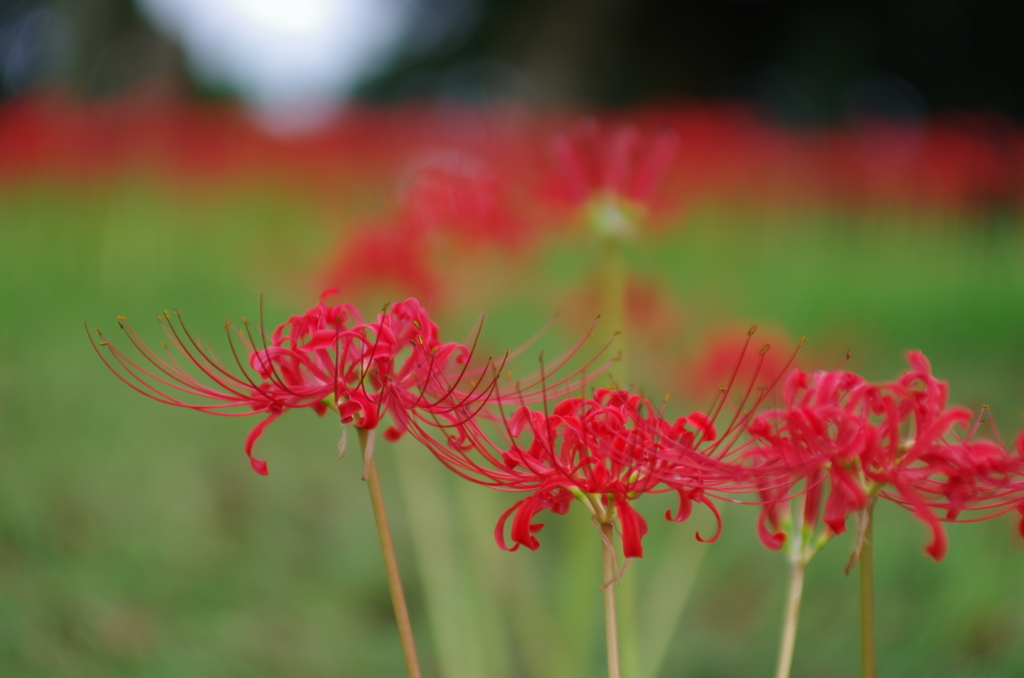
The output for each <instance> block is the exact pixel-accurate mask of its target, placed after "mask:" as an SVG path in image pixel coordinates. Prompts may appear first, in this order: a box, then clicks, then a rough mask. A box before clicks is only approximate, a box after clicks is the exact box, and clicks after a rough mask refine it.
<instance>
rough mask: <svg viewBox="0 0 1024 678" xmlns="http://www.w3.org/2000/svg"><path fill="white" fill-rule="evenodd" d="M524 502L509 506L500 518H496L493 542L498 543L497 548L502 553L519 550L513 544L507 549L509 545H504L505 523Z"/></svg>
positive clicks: (521, 500) (520, 501) (522, 500)
mask: <svg viewBox="0 0 1024 678" xmlns="http://www.w3.org/2000/svg"><path fill="white" fill-rule="evenodd" d="M524 501H526V500H525V499H520V500H519V501H517V502H516V503H514V504H512V505H511V506H509V507H508V509H506V510H505V512H504V513H502V514H501V517H500V518H498V524H497V525H495V526H494V541H496V542H497V543H498V548H500V549H501V550H502V551H516V550H518V549H519V544H513V545H512V546H511V547H509V545H508V544H506V543H505V522H506V521H507V520H508V517H509V516H510V515H512V513H513V512H514V511H515V510H516V509H517V508H519V506H520V505H521V504H522V503H523V502H524Z"/></svg>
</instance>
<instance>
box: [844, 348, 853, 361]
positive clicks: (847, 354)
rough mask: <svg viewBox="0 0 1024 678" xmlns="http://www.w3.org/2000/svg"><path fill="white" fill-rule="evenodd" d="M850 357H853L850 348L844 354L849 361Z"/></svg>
mask: <svg viewBox="0 0 1024 678" xmlns="http://www.w3.org/2000/svg"><path fill="white" fill-rule="evenodd" d="M851 355H853V349H852V348H851V349H850V350H849V351H847V352H846V359H847V360H849V359H850V356H851Z"/></svg>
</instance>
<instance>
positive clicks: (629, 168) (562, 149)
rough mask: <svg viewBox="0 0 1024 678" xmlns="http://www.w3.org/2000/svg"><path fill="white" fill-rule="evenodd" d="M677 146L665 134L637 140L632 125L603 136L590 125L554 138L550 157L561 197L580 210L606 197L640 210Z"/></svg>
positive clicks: (667, 131)
mask: <svg viewBox="0 0 1024 678" xmlns="http://www.w3.org/2000/svg"><path fill="white" fill-rule="evenodd" d="M677 145H678V137H677V135H676V134H675V132H673V131H672V130H670V129H668V128H666V129H664V130H662V131H661V132H658V133H653V134H643V133H641V132H640V130H638V129H637V128H636V127H634V126H632V125H621V126H618V127H615V128H614V129H612V130H610V131H604V130H602V129H601V128H600V127H599V126H598V125H597V124H596V123H591V124H587V125H584V126H582V127H581V128H579V129H577V130H575V131H574V132H572V133H565V134H560V135H558V136H556V137H555V138H554V140H553V141H552V143H551V152H552V155H553V157H554V160H555V165H556V166H557V169H558V173H559V177H560V180H561V181H560V184H561V185H560V188H561V193H562V195H563V196H564V197H565V198H567V199H568V200H569V201H571V202H573V203H575V204H582V203H584V202H586V201H587V200H590V199H591V198H593V197H595V196H599V195H608V196H613V197H615V198H619V199H622V200H627V201H629V202H631V203H633V204H637V205H646V204H648V203H650V201H651V200H652V199H653V197H654V193H655V190H656V189H657V188H658V186H659V185H660V184H661V183H662V181H663V180H664V179H665V176H666V174H667V173H668V171H669V169H670V168H671V165H672V161H673V159H674V157H675V153H676V146H677Z"/></svg>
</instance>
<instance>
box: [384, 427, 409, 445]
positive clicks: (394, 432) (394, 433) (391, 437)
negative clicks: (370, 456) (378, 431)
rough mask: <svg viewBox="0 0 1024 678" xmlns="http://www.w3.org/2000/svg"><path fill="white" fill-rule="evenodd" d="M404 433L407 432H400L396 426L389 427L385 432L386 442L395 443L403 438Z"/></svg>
mask: <svg viewBox="0 0 1024 678" xmlns="http://www.w3.org/2000/svg"><path fill="white" fill-rule="evenodd" d="M403 433H405V431H400V430H399V429H398V428H397V427H395V426H388V427H387V429H386V430H385V431H384V440H386V441H388V442H389V443H393V442H395V441H396V440H398V439H399V438H401V437H402V434H403Z"/></svg>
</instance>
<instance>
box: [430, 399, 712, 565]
mask: <svg viewBox="0 0 1024 678" xmlns="http://www.w3.org/2000/svg"><path fill="white" fill-rule="evenodd" d="M498 402H499V403H500V402H501V401H500V399H499V401H498ZM544 410H545V411H537V410H533V409H530V408H529V407H527V406H526V405H520V406H519V407H517V408H516V409H515V411H514V412H513V413H512V414H511V416H509V417H505V416H504V412H503V409H502V408H500V407H499V413H498V414H497V415H494V414H493V413H491V414H488V415H485V416H486V418H490V419H491V421H492V423H495V424H497V426H496V429H497V431H498V434H497V436H495V437H492V436H488V435H487V434H485V433H484V431H483V426H481V422H479V421H471V422H466V423H465V424H463V425H461V426H457V427H448V428H447V429H445V430H446V432H447V433H448V435H447V436H446V437H445V438H444V439H443V440H439V439H438V437H437V436H436V435H432V433H436V431H426V430H424V429H423V428H421V427H416V428H414V429H412V430H413V434H414V435H415V436H416V438H417V439H418V440H420V441H422V442H423V443H425V444H426V445H427V446H428V447H429V448H430V449H431V450H432V451H433V452H434V454H435V455H436V456H437V457H438V459H440V460H441V462H442V463H444V464H445V466H447V467H448V468H449V469H451V470H452V471H454V472H455V473H457V474H458V475H460V476H462V477H463V478H466V479H468V480H471V481H473V482H476V483H479V484H481V485H486V486H489V487H494V488H497V489H500V490H504V491H508V492H524V493H530V496H529V497H527V498H526V499H521V500H519V501H517V502H515V503H514V504H513V505H512V506H511V507H510V508H509V509H508V510H507V511H505V512H504V513H503V514H502V516H501V517H500V519H499V520H498V524H497V526H496V528H495V539H496V541H497V542H498V545H499V546H500V547H501V548H502V549H504V550H509V551H515V550H516V549H518V548H519V546H521V545H522V546H526V547H527V548H529V549H531V550H536V549H537V548H538V547H539V546H540V542H539V541H538V540H537V538H536V536H535V534H536V533H537V532H538V531H539V530H540V529H541V528H542V527H543V523H534V522H533V519H534V517H535V516H536V515H537V514H538V513H540V512H541V511H543V510H545V509H548V510H550V511H552V512H553V513H557V514H564V513H565V512H566V511H568V510H569V506H570V505H571V503H572V501H573V500H574V499H577V500H579V501H580V502H582V503H583V504H584V505H585V506H586V507H587V508H588V510H590V511H591V513H592V514H593V515H594V517H595V519H596V520H597V521H598V522H600V523H614V522H617V523H618V525H619V528H620V530H621V532H622V541H623V552H624V554H625V555H626V557H630V558H632V557H641V556H643V546H642V544H641V539H642V538H643V536H644V534H646V532H647V522H646V521H645V520H644V518H643V516H641V515H640V514H639V513H638V512H637V511H636V510H635V509H634V508H633V507H632V505H631V503H630V502H631V501H632V500H634V499H636V498H637V497H638V496H640V495H642V494H646V493H651V492H673V491H678V492H680V496H681V497H684V498H683V500H682V501H683V506H685V507H686V508H681V509H680V511H679V514H680V515H682V514H683V513H684V511H685V513H686V514H688V513H689V511H688V507H689V504H690V497H691V496H692V495H693V494H697V495H699V489H698V488H690V490H691V494H686V495H685V496H684V493H683V492H682V491H681V490H678V489H677V487H676V486H673V485H669V484H667V483H666V482H665V479H666V478H676V479H679V480H681V479H682V473H681V472H680V470H679V469H677V468H675V464H674V463H673V462H669V461H667V460H666V459H664V458H663V457H662V456H660V455H659V454H657V451H656V447H658V446H659V445H660V444H661V442H660V439H661V438H662V437H664V435H665V434H666V433H669V431H668V428H669V427H667V426H665V425H663V424H662V423H661V422H660V417H659V415H658V413H657V412H656V411H655V410H654V409H653V408H652V407H651V404H650V403H649V402H648V401H647V400H646V399H644V398H642V397H641V396H639V395H636V394H633V393H630V392H628V391H615V390H607V389H597V390H596V391H595V392H594V395H593V397H592V398H586V397H582V396H579V397H567V398H564V399H562V400H560V401H559V402H558V403H557V404H556V405H554V407H553V408H552V409H551V410H550V412H548V411H547V410H548V408H547V404H546V403H545V408H544ZM705 425H706V422H705V420H704V419H702V418H701V417H700V416H699V415H695V416H694V418H693V419H692V420H687V419H685V418H683V419H680V420H679V421H677V422H676V424H675V428H674V430H673V431H671V432H670V433H671V435H674V436H675V437H676V438H679V439H681V438H684V437H686V436H687V435H689V436H691V437H692V436H693V435H694V433H693V431H694V430H697V431H700V430H701V427H703V426H705ZM688 426H689V428H687V427H688ZM687 475H688V476H691V475H692V474H687ZM677 484H678V483H677ZM701 501H705V500H704V499H701ZM705 503H708V505H709V506H711V507H712V510H714V507H713V506H712V505H711V504H710V502H707V501H705ZM669 515H671V511H670V512H669ZM716 515H717V511H716ZM509 517H512V526H511V531H510V537H511V540H512V542H513V545H512V546H509V545H508V544H507V543H506V540H505V524H506V522H507V521H508V519H509ZM684 518H685V516H683V517H681V518H680V519H684ZM715 536H716V537H717V533H716V535H715Z"/></svg>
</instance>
